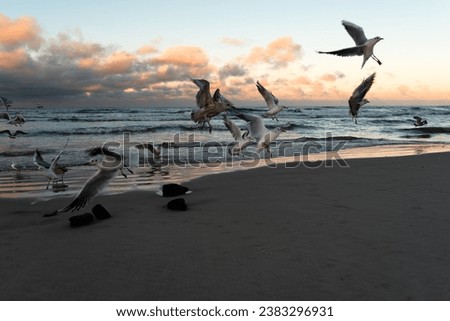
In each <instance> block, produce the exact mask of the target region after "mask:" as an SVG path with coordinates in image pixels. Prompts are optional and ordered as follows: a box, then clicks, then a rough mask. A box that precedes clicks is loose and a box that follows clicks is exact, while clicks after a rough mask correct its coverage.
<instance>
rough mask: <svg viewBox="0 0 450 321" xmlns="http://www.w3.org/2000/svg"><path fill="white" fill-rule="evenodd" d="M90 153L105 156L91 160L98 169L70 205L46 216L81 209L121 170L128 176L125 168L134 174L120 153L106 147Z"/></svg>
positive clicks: (92, 150) (93, 149)
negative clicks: (101, 158) (124, 170)
mask: <svg viewBox="0 0 450 321" xmlns="http://www.w3.org/2000/svg"><path fill="white" fill-rule="evenodd" d="M89 155H90V156H97V155H103V156H105V157H104V158H103V160H102V161H101V162H98V161H95V160H93V161H91V163H92V164H95V165H96V166H97V168H98V171H97V172H96V173H95V174H94V175H93V176H92V177H91V178H89V179H88V180H87V182H86V183H85V184H84V186H83V187H82V189H81V190H80V192H79V193H78V194H77V196H76V197H75V199H74V200H73V201H72V202H71V203H70V204H69V205H67V206H66V207H64V208H62V209H59V210H57V211H55V212H53V213H50V214H45V215H44V216H45V217H49V216H54V215H57V214H59V213H62V212H68V211H71V212H74V211H78V210H80V209H81V208H83V207H84V206H86V204H87V203H89V201H90V200H91V199H92V198H94V197H95V196H97V195H99V194H100V193H101V192H102V191H103V189H105V187H106V186H107V185H108V184H109V183H110V182H111V181H112V180H113V178H114V177H116V176H117V173H118V172H119V171H120V172H121V174H122V175H123V176H124V177H125V178H126V177H127V175H125V173H124V172H123V169H124V168H126V169H127V170H128V171H129V172H130V173H131V174H133V171H131V170H130V169H129V168H128V167H126V166H125V165H124V164H123V157H122V156H121V155H120V154H117V153H115V152H112V151H110V150H109V149H107V148H106V147H95V148H92V149H91V150H90V151H89Z"/></svg>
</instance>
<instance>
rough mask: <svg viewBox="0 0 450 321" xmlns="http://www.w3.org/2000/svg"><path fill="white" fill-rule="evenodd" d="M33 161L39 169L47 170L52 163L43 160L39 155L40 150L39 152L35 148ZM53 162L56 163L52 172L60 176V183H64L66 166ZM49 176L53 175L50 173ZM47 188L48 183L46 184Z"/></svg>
mask: <svg viewBox="0 0 450 321" xmlns="http://www.w3.org/2000/svg"><path fill="white" fill-rule="evenodd" d="M64 148H65V147H64ZM53 161H54V160H53ZM53 161H52V164H53ZM33 163H34V164H36V166H37V167H38V169H40V170H49V171H50V167H51V166H52V164H50V163H47V162H46V161H45V160H44V158H43V157H42V155H41V152H39V150H37V149H36V150H35V151H34V156H33ZM55 164H56V165H55V167H54V169H53V171H52V172H53V173H54V174H56V176H61V182H62V184H64V174H65V173H66V172H67V168H66V167H65V166H61V165H60V164H58V163H57V162H56V163H55ZM50 172H51V171H50ZM51 176H53V175H51ZM46 177H47V176H46ZM47 188H48V185H47Z"/></svg>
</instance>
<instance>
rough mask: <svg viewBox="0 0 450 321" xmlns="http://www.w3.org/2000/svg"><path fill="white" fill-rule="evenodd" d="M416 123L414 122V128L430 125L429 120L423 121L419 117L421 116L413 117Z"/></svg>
mask: <svg viewBox="0 0 450 321" xmlns="http://www.w3.org/2000/svg"><path fill="white" fill-rule="evenodd" d="M413 118H414V119H415V120H416V121H415V122H414V126H416V127H418V126H419V127H420V126H423V125H426V124H428V122H427V120H426V119H422V118H421V117H419V116H414V117H413Z"/></svg>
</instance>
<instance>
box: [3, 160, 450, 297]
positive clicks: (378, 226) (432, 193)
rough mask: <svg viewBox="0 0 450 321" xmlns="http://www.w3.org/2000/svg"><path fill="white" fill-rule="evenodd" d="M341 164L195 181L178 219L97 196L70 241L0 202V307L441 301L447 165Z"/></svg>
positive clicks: (135, 197) (448, 245)
mask: <svg viewBox="0 0 450 321" xmlns="http://www.w3.org/2000/svg"><path fill="white" fill-rule="evenodd" d="M348 164H349V165H350V167H347V168H345V167H339V166H334V167H332V168H325V167H323V166H322V167H319V168H316V169H310V168H307V167H306V166H305V165H303V164H302V165H300V166H298V167H296V168H277V169H273V168H259V169H255V170H251V171H237V172H233V173H227V174H217V175H211V176H207V177H204V178H201V179H198V180H194V181H192V182H190V183H188V184H186V185H188V186H189V187H190V188H191V189H192V190H193V191H194V192H193V193H192V194H190V195H186V196H185V197H184V198H185V199H186V201H187V203H188V206H189V210H188V211H186V212H173V211H169V210H167V209H166V208H165V207H164V206H165V204H166V203H167V202H168V201H169V200H170V199H168V198H161V197H159V196H157V195H155V194H154V193H153V192H132V193H126V194H120V195H108V196H100V197H98V198H96V199H95V200H93V201H92V202H91V204H90V206H89V207H88V208H87V209H86V211H89V210H90V208H91V207H92V206H93V205H95V204H97V203H101V204H102V205H104V206H105V207H106V208H107V209H108V210H109V211H110V212H111V214H112V215H113V217H112V218H111V219H108V220H104V221H95V222H94V223H92V224H91V225H88V226H83V227H79V228H71V227H70V226H69V222H68V217H69V214H61V215H59V216H56V217H51V218H43V217H42V214H44V213H47V212H51V211H53V210H55V209H56V208H60V207H62V206H65V205H66V204H67V202H68V201H69V200H68V199H66V198H60V199H55V200H52V201H48V202H38V203H35V204H31V200H26V199H25V200H24V199H21V200H10V199H0V205H1V209H2V214H1V215H0V235H1V236H0V249H1V255H0V271H1V273H0V289H1V291H0V299H2V300H450V269H449V266H450V232H449V231H450V212H449V205H450V197H449V190H450V179H449V178H450V175H449V166H450V165H449V164H450V153H436V154H427V155H420V156H410V157H395V158H394V157H392V158H371V159H354V160H348ZM335 165H336V164H335ZM86 211H81V212H80V213H84V212H86Z"/></svg>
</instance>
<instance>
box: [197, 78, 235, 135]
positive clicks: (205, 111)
mask: <svg viewBox="0 0 450 321" xmlns="http://www.w3.org/2000/svg"><path fill="white" fill-rule="evenodd" d="M191 80H192V82H193V83H194V84H196V85H197V86H198V88H200V90H199V91H198V93H197V95H196V96H195V99H196V102H197V106H198V107H199V109H197V110H195V111H193V112H192V113H191V119H192V120H193V121H194V122H196V123H198V124H201V128H203V127H204V126H205V123H208V126H209V132H210V133H211V131H212V126H211V123H210V120H211V118H213V117H214V116H217V115H219V114H220V113H222V112H224V111H227V110H230V109H234V108H235V107H234V106H233V104H232V103H231V102H230V101H229V100H228V99H226V98H225V97H224V96H222V94H221V93H220V89H219V88H217V89H216V91H215V92H214V95H213V96H212V97H211V92H210V85H209V82H208V81H207V80H205V79H191Z"/></svg>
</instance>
